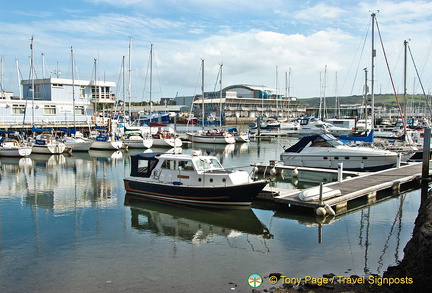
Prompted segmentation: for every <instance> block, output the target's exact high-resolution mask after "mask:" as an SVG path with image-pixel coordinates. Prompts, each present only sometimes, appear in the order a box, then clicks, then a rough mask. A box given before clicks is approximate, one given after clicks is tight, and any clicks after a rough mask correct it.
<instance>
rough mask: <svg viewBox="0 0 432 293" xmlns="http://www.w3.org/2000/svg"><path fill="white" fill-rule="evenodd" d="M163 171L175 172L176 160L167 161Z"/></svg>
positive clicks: (163, 165) (163, 164)
mask: <svg viewBox="0 0 432 293" xmlns="http://www.w3.org/2000/svg"><path fill="white" fill-rule="evenodd" d="M161 168H162V169H168V170H175V161H174V160H165V161H164V162H163V163H162V166H161Z"/></svg>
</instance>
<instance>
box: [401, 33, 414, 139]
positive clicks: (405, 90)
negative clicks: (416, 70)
mask: <svg viewBox="0 0 432 293" xmlns="http://www.w3.org/2000/svg"><path fill="white" fill-rule="evenodd" d="M407 45H408V42H407V41H406V40H405V41H404V111H403V115H404V117H402V119H404V120H405V119H406V118H408V116H407V115H408V111H407V78H406V77H407ZM413 120H414V119H413ZM413 122H414V121H413ZM405 125H406V123H405V121H404V123H403V127H404V133H406V126H405Z"/></svg>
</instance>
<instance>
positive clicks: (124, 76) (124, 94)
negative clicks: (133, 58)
mask: <svg viewBox="0 0 432 293" xmlns="http://www.w3.org/2000/svg"><path fill="white" fill-rule="evenodd" d="M125 60H126V57H125V56H124V55H123V58H122V80H123V84H122V96H123V105H122V109H121V110H122V112H123V115H126V113H125V104H126V72H125V66H126V64H125Z"/></svg>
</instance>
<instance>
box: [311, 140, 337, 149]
mask: <svg viewBox="0 0 432 293" xmlns="http://www.w3.org/2000/svg"><path fill="white" fill-rule="evenodd" d="M310 146H311V147H316V148H328V147H331V146H332V145H331V144H330V143H329V142H328V141H327V140H325V139H322V138H317V139H315V140H314V141H312V144H311V145H310Z"/></svg>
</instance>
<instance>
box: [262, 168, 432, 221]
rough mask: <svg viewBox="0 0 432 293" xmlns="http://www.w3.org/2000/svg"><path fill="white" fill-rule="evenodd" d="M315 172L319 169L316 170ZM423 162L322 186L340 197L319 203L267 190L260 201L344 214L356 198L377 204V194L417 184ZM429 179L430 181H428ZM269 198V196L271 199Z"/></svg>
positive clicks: (283, 191)
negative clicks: (265, 200) (328, 208)
mask: <svg viewBox="0 0 432 293" xmlns="http://www.w3.org/2000/svg"><path fill="white" fill-rule="evenodd" d="M316 171H317V172H319V171H318V169H316ZM421 176H422V163H410V164H408V165H405V166H402V167H400V168H391V169H387V170H383V171H379V172H373V173H366V174H364V175H360V176H357V177H352V178H348V179H345V180H343V181H341V182H331V183H327V184H324V185H323V186H325V187H328V188H331V189H335V190H340V192H341V195H340V196H337V197H333V198H330V199H327V200H324V201H323V202H322V203H320V202H319V201H308V202H306V201H302V200H300V198H299V194H300V193H301V192H302V190H298V189H297V190H289V189H280V188H278V189H276V188H266V189H265V190H264V193H267V194H266V195H265V194H264V195H263V196H262V197H260V198H263V197H264V198H266V199H270V198H271V200H272V201H274V202H276V203H279V204H285V205H288V206H289V207H301V208H309V209H312V210H313V211H316V210H317V209H318V208H319V207H323V206H324V205H325V206H329V207H331V208H332V210H333V211H334V212H335V213H336V215H338V214H343V213H345V212H347V205H348V202H349V201H351V200H354V199H357V198H361V197H365V198H367V199H368V201H369V202H371V203H373V202H375V201H376V195H377V192H380V191H393V192H399V191H400V190H401V185H403V184H408V183H416V184H418V183H419V181H420V180H421V179H422V178H421ZM428 179H429V178H428ZM270 195H271V196H270Z"/></svg>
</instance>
